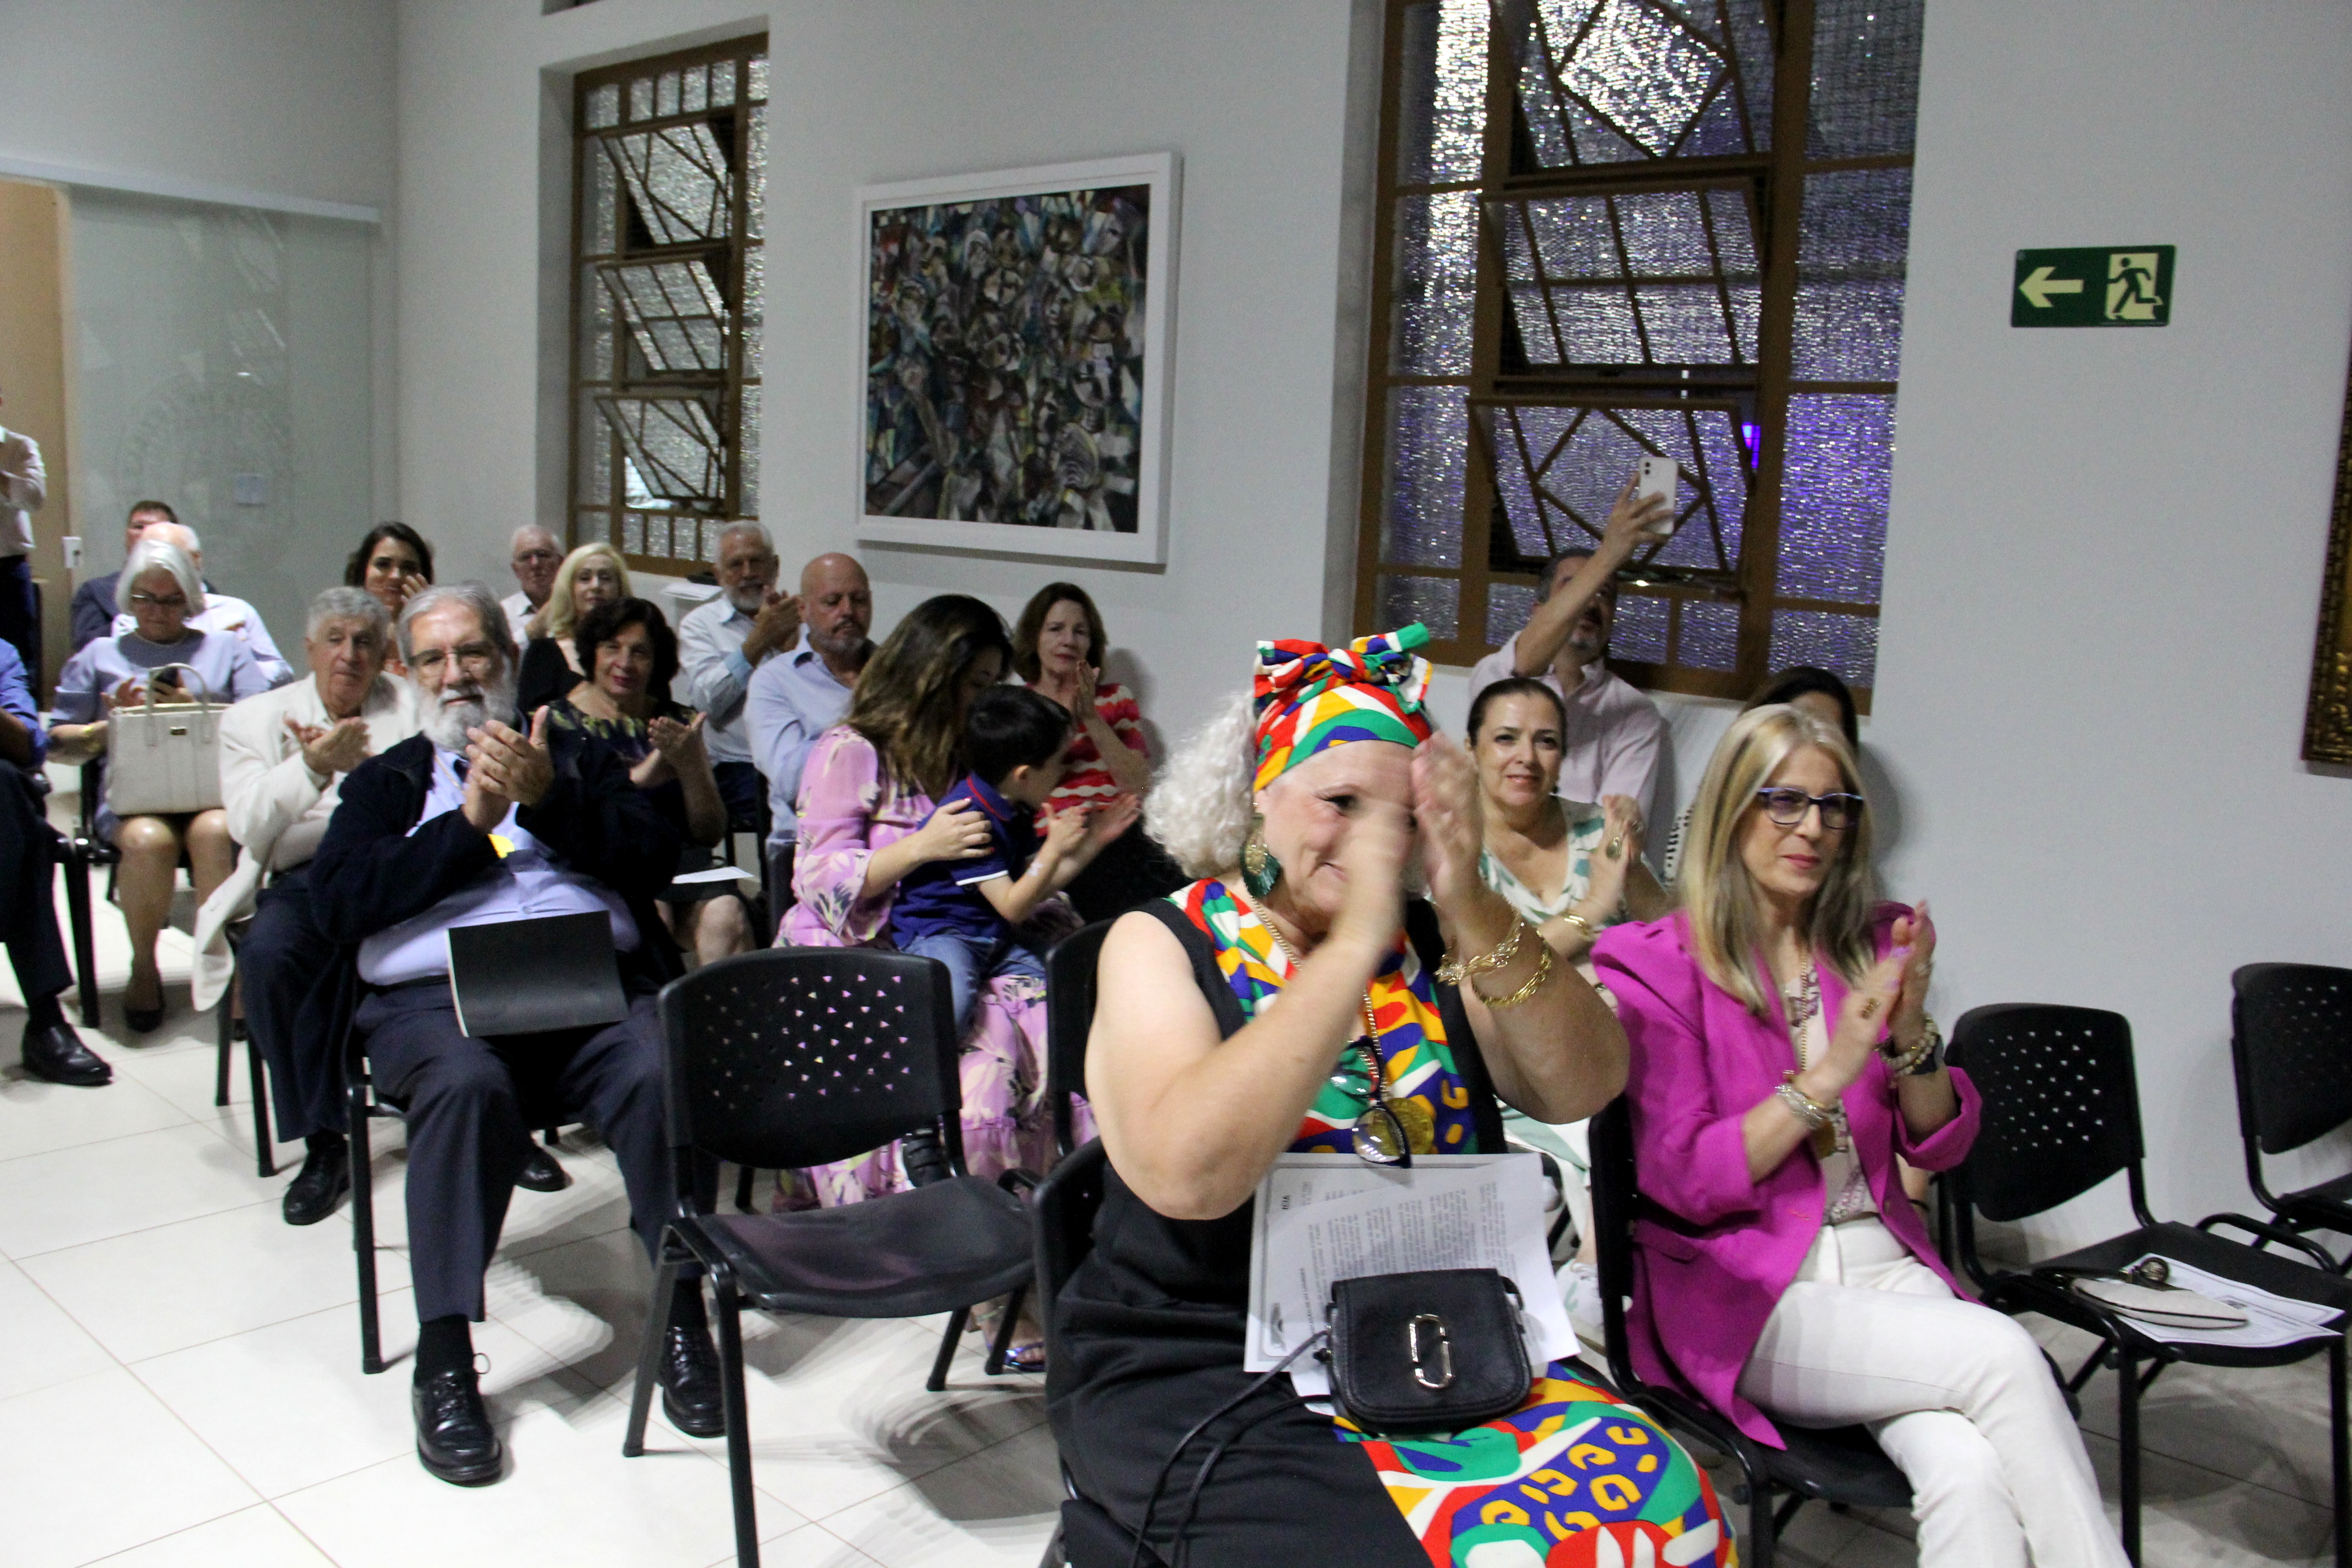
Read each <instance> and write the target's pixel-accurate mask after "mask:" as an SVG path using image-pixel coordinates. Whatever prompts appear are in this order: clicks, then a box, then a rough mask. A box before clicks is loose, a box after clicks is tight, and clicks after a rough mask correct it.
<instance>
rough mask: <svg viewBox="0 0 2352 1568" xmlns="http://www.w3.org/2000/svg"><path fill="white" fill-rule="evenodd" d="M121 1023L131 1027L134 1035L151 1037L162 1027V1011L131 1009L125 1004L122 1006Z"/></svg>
mask: <svg viewBox="0 0 2352 1568" xmlns="http://www.w3.org/2000/svg"><path fill="white" fill-rule="evenodd" d="M122 1021H123V1022H124V1023H126V1024H129V1025H130V1026H131V1033H132V1034H134V1035H152V1034H153V1033H154V1032H155V1031H156V1030H158V1029H160V1028H162V1027H163V1008H161V1007H133V1006H132V1005H130V1004H129V1003H128V1002H126V1003H124V1004H123V1005H122Z"/></svg>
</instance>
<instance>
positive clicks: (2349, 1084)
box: [2230, 963, 2352, 1154]
mask: <svg viewBox="0 0 2352 1568" xmlns="http://www.w3.org/2000/svg"><path fill="white" fill-rule="evenodd" d="M2230 986H2231V990H2232V991H2233V992H2234V993H2235V995H2234V997H2233V998H2232V1000H2231V1008H2230V1014H2231V1030H2230V1055H2231V1060H2232V1063H2233V1065H2234V1066H2235V1067H2236V1068H2237V1073H2238V1125H2239V1129H2240V1131H2242V1132H2243V1134H2244V1135H2245V1136H2246V1137H2247V1138H2249V1139H2252V1140H2254V1141H2255V1142H2259V1143H2260V1144H2261V1146H2262V1151H2263V1153H2265V1154H2281V1153H2284V1152H2286V1151H2287V1150H2289V1149H2299V1148H2301V1147H2302V1146H2303V1145H2304V1144H2305V1143H2308V1142H2311V1141H2312V1140H2313V1139H2315V1138H2316V1137H2318V1136H2319V1135H2320V1134H2321V1133H2323V1132H2330V1131H2335V1130H2336V1128H2338V1127H2341V1126H2342V1125H2343V1124H2344V1123H2345V1122H2347V1121H2352V969H2331V968H2328V967H2326V965H2324V964H2317V963H2249V964H2247V965H2246V966H2245V967H2244V968H2243V969H2241V970H2239V971H2238V972H2237V973H2235V974H2232V975H2231V976H2230Z"/></svg>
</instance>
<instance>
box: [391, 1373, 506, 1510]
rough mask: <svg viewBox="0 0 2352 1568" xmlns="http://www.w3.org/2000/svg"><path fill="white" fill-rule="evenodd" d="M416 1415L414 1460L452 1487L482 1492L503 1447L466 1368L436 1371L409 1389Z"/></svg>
mask: <svg viewBox="0 0 2352 1568" xmlns="http://www.w3.org/2000/svg"><path fill="white" fill-rule="evenodd" d="M408 1405H409V1408H410V1409H411V1410H412V1411H414V1412H415V1415H416V1457H417V1458H418V1459H420V1460H422V1461H423V1462H424V1465H425V1468H426V1469H428V1470H430V1471H432V1472H433V1474H435V1475H436V1476H438V1477H440V1478H441V1479H443V1480H445V1481H447V1482H448V1483H449V1484H450V1485H451V1486H453V1487H483V1486H488V1485H489V1484H490V1483H491V1482H492V1481H494V1480H497V1479H499V1470H500V1469H501V1468H503V1466H504V1464H505V1460H506V1448H505V1447H504V1446H503V1445H501V1444H500V1443H499V1435H498V1434H497V1433H496V1432H494V1431H492V1430H491V1429H490V1413H489V1412H488V1411H487V1410H485V1409H483V1408H482V1390H481V1386H480V1384H478V1383H477V1382H476V1381H475V1378H474V1369H473V1368H472V1367H470V1366H466V1367H458V1368H456V1369H453V1370H451V1371H447V1372H436V1373H431V1374H429V1375H427V1376H425V1377H420V1378H418V1379H417V1380H416V1381H415V1383H414V1384H410V1385H409V1390H408Z"/></svg>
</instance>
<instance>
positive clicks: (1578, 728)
mask: <svg viewBox="0 0 2352 1568" xmlns="http://www.w3.org/2000/svg"><path fill="white" fill-rule="evenodd" d="M1667 510H1668V503H1667V501H1666V499H1665V498H1664V496H1645V497H1641V498H1636V497H1635V496H1634V494H1633V485H1632V484H1631V483H1630V482H1629V483H1628V484H1627V485H1626V487H1625V489H1624V491H1623V493H1622V494H1620V495H1619V496H1618V498H1617V504H1616V506H1615V508H1613V509H1612V510H1611V511H1610V513H1609V522H1608V525H1607V527H1606V528H1605V529H1604V530H1603V531H1602V532H1601V543H1600V547H1599V548H1598V549H1593V550H1587V549H1584V548H1581V547H1576V548H1571V549H1568V550H1563V551H1561V552H1559V554H1557V555H1555V556H1553V557H1552V558H1551V559H1550V560H1549V562H1547V563H1545V565H1544V576H1543V583H1542V584H1541V585H1540V586H1538V588H1537V589H1536V611H1535V614H1534V615H1532V616H1528V624H1527V625H1526V626H1522V627H1521V628H1519V630H1518V631H1517V633H1516V634H1514V635H1513V636H1512V637H1511V639H1510V640H1509V641H1507V642H1506V643H1505V644H1504V645H1503V646H1502V647H1498V648H1496V650H1495V651H1494V652H1492V653H1490V654H1488V655H1487V656H1486V658H1482V659H1480V660H1479V661H1478V663H1477V664H1476V666H1475V668H1472V670H1471V671H1470V700H1472V701H1474V702H1475V701H1476V700H1478V693H1479V692H1480V691H1482V690H1484V689H1486V688H1487V687H1489V686H1492V685H1493V684H1494V683H1495V682H1496V681H1498V680H1507V679H1510V678H1511V677H1512V676H1515V675H1524V676H1533V677H1535V678H1537V679H1540V680H1541V681H1543V683H1544V684H1545V685H1547V686H1549V687H1550V688H1551V689H1553V690H1554V691H1557V692H1559V697H1560V700H1561V701H1562V702H1563V703H1565V704H1566V705H1567V708H1568V733H1567V734H1566V735H1565V736H1563V737H1562V740H1563V741H1564V742H1565V744H1564V746H1563V748H1562V755H1561V759H1560V768H1559V793H1560V794H1561V795H1563V796H1565V797H1566V798H1568V799H1570V800H1579V801H1586V802H1591V803H1596V804H1597V803H1598V802H1599V801H1600V800H1601V797H1602V796H1604V795H1631V796H1633V801H1634V804H1635V805H1638V806H1639V807H1640V809H1641V812H1642V819H1643V821H1644V822H1647V821H1650V820H1653V818H1654V812H1653V804H1654V803H1653V802H1652V800H1651V794H1652V791H1653V790H1654V787H1655V785H1656V782H1657V774H1658V749H1659V747H1660V746H1661V745H1662V744H1663V743H1664V740H1665V734H1666V721H1665V720H1664V719H1663V718H1661V717H1660V716H1659V713H1658V710H1657V705H1656V704H1654V703H1653V702H1652V701H1651V700H1649V699H1648V698H1647V697H1645V696H1643V694H1642V693H1641V692H1639V691H1637V690H1635V689H1633V687H1632V686H1630V685H1628V684H1627V683H1626V682H1625V681H1623V680H1622V679H1619V678H1618V677H1616V676H1614V675H1612V674H1610V673H1609V668H1608V666H1607V665H1606V664H1605V663H1604V662H1603V660H1604V658H1605V657H1606V655H1607V654H1608V651H1609V629H1610V626H1611V625H1612V623H1613V622H1614V621H1615V620H1616V618H1617V581H1616V579H1617V569H1618V568H1619V567H1621V566H1622V565H1624V564H1625V563H1626V562H1627V561H1628V560H1629V559H1631V558H1632V556H1633V552H1634V551H1635V550H1637V549H1639V548H1641V547H1642V546H1643V544H1646V543H1650V542H1654V539H1655V537H1656V536H1655V535H1654V534H1653V533H1650V532H1648V530H1650V529H1653V528H1655V527H1658V526H1660V525H1661V524H1662V523H1664V521H1665V518H1666V515H1667Z"/></svg>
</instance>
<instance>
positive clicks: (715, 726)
mask: <svg viewBox="0 0 2352 1568" xmlns="http://www.w3.org/2000/svg"><path fill="white" fill-rule="evenodd" d="M800 631H801V602H800V600H799V599H798V598H797V597H795V596H793V595H789V594H785V593H782V592H779V591H778V589H777V587H776V549H775V546H774V545H773V544H772V543H771V542H769V539H768V531H767V530H766V529H764V528H762V527H761V526H760V525H759V524H758V523H756V522H730V523H729V524H728V525H727V530H726V531H725V532H723V533H721V534H720V535H719V597H717V598H716V599H713V600H711V601H710V603H709V604H707V605H700V606H698V608H696V609H693V610H690V611H688V613H687V615H686V616H685V617H684V618H683V619H681V620H680V621H679V622H678V624H677V652H678V668H679V672H680V673H681V674H683V675H684V676H685V677H686V700H687V704H688V706H689V707H693V708H699V709H701V710H702V711H703V713H704V714H705V715H706V717H705V718H704V720H703V722H702V743H703V744H704V745H705V746H706V747H708V748H709V752H710V766H711V771H712V772H713V773H717V774H718V775H719V795H722V796H724V797H725V799H726V801H727V812H728V815H729V816H730V817H731V818H733V819H734V820H735V821H738V822H751V821H754V820H756V819H757V818H758V816H759V815H760V796H761V791H762V787H763V786H762V785H761V782H760V770H759V769H758V768H757V767H756V766H754V765H753V764H752V762H751V725H750V723H749V722H748V721H746V719H745V717H744V711H743V694H744V690H745V689H746V688H747V687H748V686H750V684H751V672H752V671H753V670H755V669H757V668H760V661H761V660H762V659H764V658H767V657H768V656H769V655H770V654H772V653H782V652H783V651H784V650H785V649H787V648H789V647H792V646H793V643H794V642H796V641H798V640H799V638H800Z"/></svg>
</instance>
